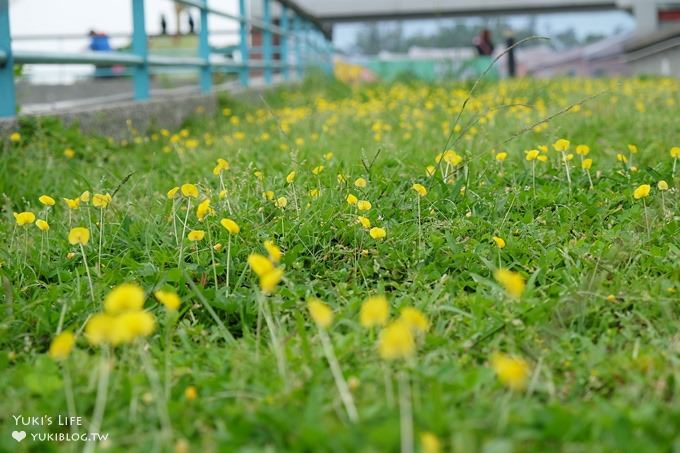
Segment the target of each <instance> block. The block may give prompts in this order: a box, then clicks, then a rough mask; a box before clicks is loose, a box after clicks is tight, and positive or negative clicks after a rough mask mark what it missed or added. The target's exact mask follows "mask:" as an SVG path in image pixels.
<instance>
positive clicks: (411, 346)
mask: <svg viewBox="0 0 680 453" xmlns="http://www.w3.org/2000/svg"><path fill="white" fill-rule="evenodd" d="M415 349H416V342H415V339H414V338H413V333H412V331H411V328H410V327H409V325H408V324H406V323H405V322H404V321H399V320H398V321H394V322H391V323H390V324H388V325H387V326H385V328H384V329H383V330H382V331H381V332H380V338H379V340H378V353H379V354H380V357H382V358H383V360H396V359H405V358H408V357H410V356H412V355H413V353H414V352H415Z"/></svg>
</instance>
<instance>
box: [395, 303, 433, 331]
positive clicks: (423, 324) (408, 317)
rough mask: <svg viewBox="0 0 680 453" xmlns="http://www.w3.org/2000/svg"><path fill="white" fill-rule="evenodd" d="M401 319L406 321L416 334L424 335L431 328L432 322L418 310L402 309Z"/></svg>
mask: <svg viewBox="0 0 680 453" xmlns="http://www.w3.org/2000/svg"><path fill="white" fill-rule="evenodd" d="M399 319H400V320H402V321H404V322H405V323H406V324H407V325H408V326H409V327H410V328H411V329H412V330H413V331H415V332H423V333H424V332H427V329H429V328H430V322H429V321H428V320H427V317H426V316H425V315H424V314H423V312H421V311H420V310H418V309H417V308H413V307H404V308H402V309H401V316H400V317H399Z"/></svg>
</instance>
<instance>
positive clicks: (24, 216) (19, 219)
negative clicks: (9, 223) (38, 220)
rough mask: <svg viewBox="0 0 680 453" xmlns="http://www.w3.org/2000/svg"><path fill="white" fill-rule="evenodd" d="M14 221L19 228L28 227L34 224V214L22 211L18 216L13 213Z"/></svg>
mask: <svg viewBox="0 0 680 453" xmlns="http://www.w3.org/2000/svg"><path fill="white" fill-rule="evenodd" d="M14 220H15V221H16V223H17V225H19V226H24V225H30V224H31V223H33V222H35V214H33V213H32V212H31V211H24V212H20V213H18V214H17V213H16V212H15V213H14Z"/></svg>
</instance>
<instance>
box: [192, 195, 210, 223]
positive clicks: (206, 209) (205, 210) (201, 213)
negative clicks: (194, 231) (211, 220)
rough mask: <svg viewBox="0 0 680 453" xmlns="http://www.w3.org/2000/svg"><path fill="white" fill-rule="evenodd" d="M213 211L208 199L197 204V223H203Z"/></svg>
mask: <svg viewBox="0 0 680 453" xmlns="http://www.w3.org/2000/svg"><path fill="white" fill-rule="evenodd" d="M214 213H215V210H214V209H213V208H211V207H210V198H206V199H205V200H203V201H202V202H200V203H199V204H198V206H197V207H196V218H198V220H199V221H201V222H202V221H203V220H204V219H205V218H206V217H207V216H209V215H213V214H214Z"/></svg>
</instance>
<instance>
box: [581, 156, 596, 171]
mask: <svg viewBox="0 0 680 453" xmlns="http://www.w3.org/2000/svg"><path fill="white" fill-rule="evenodd" d="M592 166H593V159H590V158H588V159H583V162H581V168H582V169H584V170H590V167H592Z"/></svg>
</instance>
